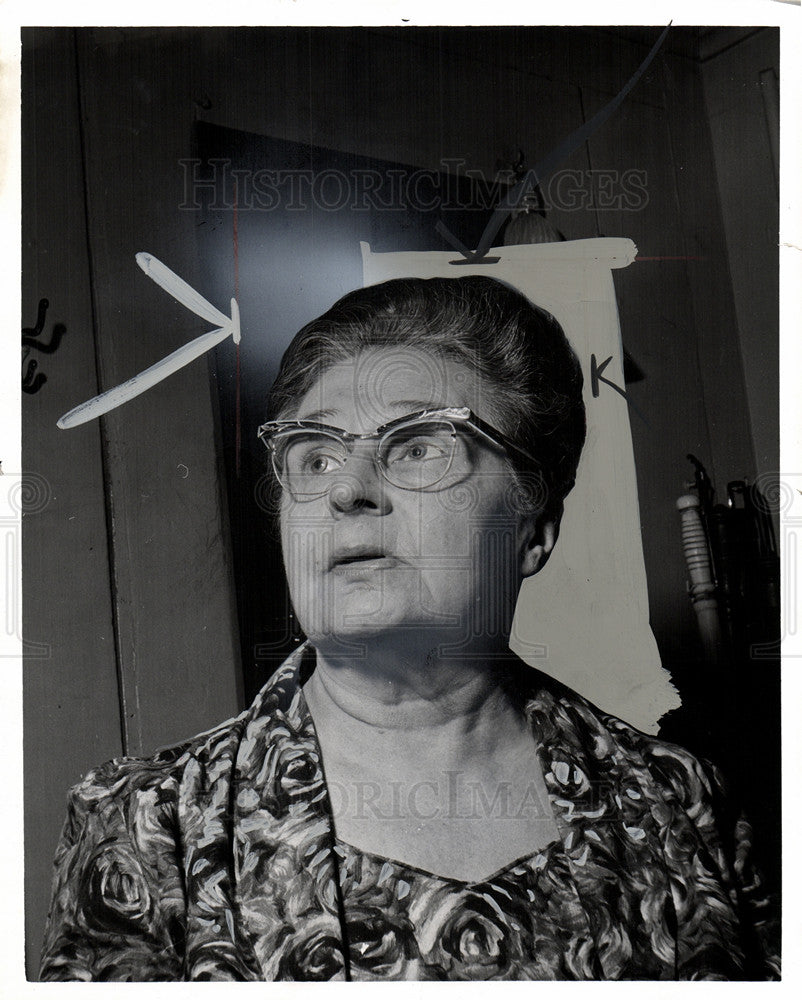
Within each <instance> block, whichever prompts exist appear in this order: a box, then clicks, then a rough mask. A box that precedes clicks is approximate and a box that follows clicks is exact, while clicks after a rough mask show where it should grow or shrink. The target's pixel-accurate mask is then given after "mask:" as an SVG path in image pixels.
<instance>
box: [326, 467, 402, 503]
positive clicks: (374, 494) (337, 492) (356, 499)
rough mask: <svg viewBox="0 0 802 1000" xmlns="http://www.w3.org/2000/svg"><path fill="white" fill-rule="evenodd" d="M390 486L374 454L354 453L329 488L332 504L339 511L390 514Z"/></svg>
mask: <svg viewBox="0 0 802 1000" xmlns="http://www.w3.org/2000/svg"><path fill="white" fill-rule="evenodd" d="M386 487H387V483H386V481H385V479H384V477H383V476H382V474H381V473H380V472H379V470H378V468H377V466H376V461H375V459H374V457H373V455H372V454H370V453H369V452H366V453H365V454H351V455H350V456H349V458H348V461H347V462H346V463H345V465H344V466H343V468H342V470H341V471H340V472H339V473H338V474H337V475H336V477H335V478H334V481H333V482H332V484H331V486H330V488H329V496H328V499H329V506H330V507H331V509H332V510H333V511H334V512H335V513H336V514H355V513H362V512H364V513H366V514H386V513H389V511H390V510H391V507H392V505H391V503H390V500H389V498H388V496H387V489H386Z"/></svg>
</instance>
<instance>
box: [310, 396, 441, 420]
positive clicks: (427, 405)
mask: <svg viewBox="0 0 802 1000" xmlns="http://www.w3.org/2000/svg"><path fill="white" fill-rule="evenodd" d="M446 405H447V404H446V403H440V402H438V401H432V400H428V401H427V400H424V399H396V400H393V402H392V403H389V404H388V409H391V410H400V411H401V415H402V416H403V415H404V414H406V413H417V412H418V411H419V410H440V409H443V407H445V406H446ZM338 413H339V411H338V410H313V411H312V413H307V414H304V415H303V416H298V417H296V418H295V419H296V420H309V421H311V422H312V423H325V422H326V421H327V420H332V419H335V418H336V417H337V416H338Z"/></svg>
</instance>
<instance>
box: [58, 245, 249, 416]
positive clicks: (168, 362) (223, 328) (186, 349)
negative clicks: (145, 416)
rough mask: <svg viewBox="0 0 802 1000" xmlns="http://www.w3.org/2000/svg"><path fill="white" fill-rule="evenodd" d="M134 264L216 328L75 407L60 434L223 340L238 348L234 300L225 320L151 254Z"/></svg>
mask: <svg viewBox="0 0 802 1000" xmlns="http://www.w3.org/2000/svg"><path fill="white" fill-rule="evenodd" d="M136 262H137V264H139V266H140V267H141V268H142V270H143V271H144V272H145V274H146V275H147V276H148V277H149V278H152V279H153V281H155V282H156V284H157V285H159V286H160V287H161V288H163V289H164V290H165V291H166V292H169V293H170V295H172V296H173V298H174V299H176V300H177V301H178V302H180V303H181V305H183V306H186V307H187V309H189V310H191V311H192V312H194V313H195V315H196V316H200V317H201V319H205V320H207V321H208V322H209V323H215V324H216V325H217V327H218V328H217V329H216V330H209V332H208V333H204V334H201V336H200V337H196V338H195V340H191V341H190V342H189V343H188V344H184V346H183V347H179V348H178V350H177V351H173V353H172V354H168V355H167V357H166V358H162V360H161V361H157V362H156V364H155V365H151V367H150V368H146V369H145V371H143V372H140V373H139V374H138V375H134V376H133V378H129V379H128V381H127V382H123V383H122V385H118V386H115V387H114V388H113V389H107V390H106V392H101V394H100V395H99V396H95V397H94V398H93V399H89V400H87V401H86V402H85V403H81V404H80V405H79V406H76V407H75V408H74V409H72V410H70V411H69V413H65V414H64V416H63V417H61V419H60V420H58V421H57V424H56V426H58V427H60V428H61V430H66V429H67V428H68V427H77V426H78V425H79V424H85V423H86V422H87V421H88V420H92V419H93V417H99V416H102V415H103V414H104V413H108V412H109V410H113V409H115V408H116V407H118V406H122V404H123V403H127V402H128V400H129V399H134V397H136V396H139V395H141V394H142V393H143V392H145V391H146V390H148V389H150V388H151V387H152V386H154V385H156V384H157V383H158V382H161V381H163V380H164V379H166V378H167V377H168V376H169V375H172V374H173V373H174V372H177V371H178V370H179V369H180V368H183V367H184V365H188V364H189V363H190V361H194V360H195V358H199V357H200V356H201V354H205V353H206V351H209V350H211V349H212V348H213V347H215V346H216V345H217V344H220V343H222V342H223V341H224V340H225V339H226V337H232V338H233V340H234V343H235V344H239V342H240V339H241V333H240V322H239V307H238V306H237V300H236V299H232V300H231V317H230V318H229V317H228V316H226V314H225V313H222V312H220V310H219V309H217V308H215V306H213V305H212V304H211V302H208V301H207V300H206V299H205V298H204V297H203V296H202V295H201V294H200V293H199V292H196V291H195V289H194V288H192V286H191V285H188V284H187V283H186V281H184V279H183V278H179V277H178V275H177V274H175V272H173V271H171V270H170V268H169V267H167V266H166V265H165V264H162V262H161V261H160V260H157V259H156V258H155V257H153V256H152V255H151V254H149V253H138V254H137V255H136Z"/></svg>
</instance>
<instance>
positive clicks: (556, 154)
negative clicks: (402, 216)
mask: <svg viewBox="0 0 802 1000" xmlns="http://www.w3.org/2000/svg"><path fill="white" fill-rule="evenodd" d="M672 24H673V22H672V21H669V23H668V24H667V25H666V27H665V28H663V32H662V34H661V35H660V37H659V38H658V39H657V41H656V42H655V43H654V45H653V46H652V48H651V51H650V52H649V54H648V55H647V56H646V58H645V59H644V60H643V62H642V63H641V64H640V66H639V67H638V68H637V70H636V71H635V73H634V74H633V76H632V77H631V78H630V80H629V81H628V82H627V83H626V84H625V85H624V87H623V88H622V89H621V91H620V92H619V93H618V95H617V96H616V97H614V98H613V99H612V101H610V103H609V104H605V106H604V107H603V108H602V109H601V111H597V112H596V114H595V115H594V116H593V117H592V118H591V119H590V121H589V122H585V124H584V125H581V126H580V127H579V128H578V129H576V130H575V131H574V132H572V133H571V134H570V135H569V136H568V137H567V138H566V139H564V140H563V141H562V142H561V143H560V145H559V146H557V148H556V149H554V150H552V152H551V153H549V154H548V156H546V157H544V159H542V160H541V161H540V163H538V164H537V166H535V167H533V168H532V169H531V170H528V171H527V172H526V174H524V176H523V178H522V180H521V181H520V182H519V183H518V184H516V185H515V187H514V188H513V189H512V191H510V192H509V193H508V194H507V196H506V197H505V198H503V199H502V201H501V202H500V203H499V204H498V205H497V206H496V207H495V208H494V209H493V215H492V216H491V217H490V221H489V222H488V224H487V226H486V227H485V231H484V232H483V233H482V238H481V240H479V246H478V247H477V248H476V250H475V251H473V252H471V251H470V250H468V248H467V247H466V246H465V245H464V244H463V243H462V242H461V241H460V240H458V239H457V237H456V236H454V234H453V233H452V232H451V230H450V229H448V227H447V226H446V225H445V224H444V223H443V222H442V221H438V222H437V225H436V226H435V229H436V230H437V232H438V233H439V234H440V235H441V236H442V237H443V239H445V240H446V241H447V242H448V243H450V244H451V246H452V247H454V249H455V250H458V251H459V252H460V253H461V254H462V256H463V257H464V258H465V261H452V263H454V264H462V263H467V262H469V263H471V264H478V263H480V262H481V261H482V259H483V258H484V257H487V252H488V250H489V249H490V247H491V246H492V244H493V240H494V239H495V238H496V234H497V233H498V231H499V229H501V227H502V225H503V224H504V222H505V221H506V219H507V216H508V215H509V214H510V212H512V211H513V209H515V208H517V207H518V206H519V205H520V203H521V202H522V201H523V199H524V197H525V196H526V194H527V192H528V191H529V190H530V188H534V187H535V185H536V184H538V183H539V182H540V181H542V180H545V179H546V178H547V177H548V176H549V175H550V174H551V173H552V172H553V171H554V170H556V168H557V167H558V166H559V165H560V163H562V161H563V160H565V159H566V158H567V157H569V156H570V155H571V153H573V152H574V151H575V150H577V149H579V147H580V146H581V145H582V143H583V142H586V141H587V140H588V139H589V138H590V137H591V136H592V135H593V133H594V132H595V131H596V130H597V129H598V128H600V127H601V126H602V125H604V123H605V122H606V121H607V119H608V118H609V117H610V116H611V115H612V113H613V112H614V111H615V110H616V108H617V107H618V106H619V104H621V102H622V101H623V100H624V98H625V97H626V96H627V94H628V93H629V92H630V90H632V88H633V87H634V86H635V84H636V83H637V82H638V80H640V78H641V77H642V76H643V74H644V73H645V72H646V70H647V69H648V68H649V64H650V63H651V61H652V59H654V57H655V56H656V55H657V51H658V49H659V48H660V46H661V45H662V44H663V40H664V39H665V37H666V35H667V34H668V29H669V28H670V27H671V25H672ZM493 260H498V258H493ZM491 262H492V261H491V259H488V260H487V261H486V262H485V263H488V264H489V263H491Z"/></svg>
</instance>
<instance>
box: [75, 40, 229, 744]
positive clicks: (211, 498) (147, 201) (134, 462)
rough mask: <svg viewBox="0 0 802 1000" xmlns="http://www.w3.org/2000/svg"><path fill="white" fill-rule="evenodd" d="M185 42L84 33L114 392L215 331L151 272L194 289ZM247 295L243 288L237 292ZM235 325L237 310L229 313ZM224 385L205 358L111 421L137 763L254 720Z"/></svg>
mask: <svg viewBox="0 0 802 1000" xmlns="http://www.w3.org/2000/svg"><path fill="white" fill-rule="evenodd" d="M181 37H183V36H182V33H180V32H179V33H178V35H176V33H175V32H174V31H172V30H170V29H167V30H159V31H153V30H150V29H145V30H137V29H97V30H95V29H86V30H84V29H80V30H79V31H78V58H79V83H80V98H81V108H82V114H83V116H84V122H85V129H84V131H85V135H86V150H85V156H86V174H87V208H88V220H89V222H88V225H89V239H90V243H91V246H92V263H93V278H94V283H95V300H96V313H97V335H98V358H99V364H100V379H101V384H102V388H104V389H106V388H110V387H112V386H114V385H117V384H119V383H121V382H123V381H125V380H126V379H128V378H130V377H131V376H132V375H135V374H136V373H138V372H140V371H142V370H144V369H145V368H147V367H149V366H150V365H151V364H153V363H154V362H156V361H158V360H159V359H160V358H163V357H165V356H166V355H167V354H169V353H170V352H171V351H173V350H175V349H176V348H177V347H179V346H180V345H182V344H184V343H187V342H188V341H190V340H192V339H193V338H194V337H196V336H198V335H199V334H201V333H203V332H204V331H206V330H208V329H210V324H208V323H207V322H206V321H205V320H203V319H200V318H199V317H197V316H195V315H193V314H192V313H190V312H189V311H188V310H187V309H185V308H184V307H183V306H180V305H178V304H177V303H176V302H175V301H173V300H172V299H171V297H170V296H169V295H167V294H166V293H165V292H164V291H163V290H162V289H160V288H159V287H157V286H156V285H155V284H154V283H153V282H152V281H150V280H149V279H148V278H147V277H146V276H145V275H144V274H143V273H142V272H141V271H140V270H139V268H138V267H137V266H136V263H135V260H134V255H135V254H136V253H137V252H138V251H140V250H147V251H149V252H151V253H153V254H154V255H155V256H156V257H158V258H159V259H161V260H163V261H164V263H166V264H167V265H168V266H169V267H170V268H172V269H173V270H174V271H176V272H177V273H178V274H180V275H181V276H182V277H183V278H185V279H186V280H187V281H189V283H190V284H194V283H195V267H196V260H195V244H194V228H193V226H194V223H195V221H196V220H195V217H194V216H193V215H192V214H190V213H187V212H183V211H181V209H180V207H179V206H180V205H181V203H182V200H183V192H182V180H183V172H182V167H181V165H180V160H181V159H182V157H185V156H187V155H188V150H189V148H190V136H191V126H192V120H193V108H194V104H193V101H192V83H191V81H192V75H193V74H192V67H191V65H190V61H189V59H188V52H187V49H186V47H185V46H182V45H181V44H175V42H176V39H177V38H178V39H180V38H181ZM232 294H233V288H232ZM217 305H219V306H220V307H221V308H222V309H224V310H225V311H226V313H228V311H229V308H228V304H227V303H217ZM212 391H213V390H212V387H211V385H210V376H209V366H208V360H207V359H206V358H201V359H199V360H198V361H196V362H194V363H193V364H191V365H189V366H188V367H186V368H184V369H182V370H181V371H179V372H177V373H176V374H175V375H173V376H171V377H170V378H169V379H167V380H166V381H164V382H162V383H161V384H159V385H157V386H155V387H154V388H152V389H151V390H149V391H148V392H147V393H146V394H144V395H143V396H140V397H138V398H137V399H135V400H133V401H131V402H129V403H127V404H126V405H125V406H123V407H121V408H120V409H117V410H114V411H112V412H111V413H109V414H108V415H107V416H106V417H104V418H102V420H103V428H104V433H105V436H106V445H107V454H108V478H109V484H108V494H109V506H110V517H111V531H112V542H113V549H114V560H113V566H114V581H113V584H114V598H115V606H116V613H117V616H118V621H119V634H120V640H119V662H120V674H121V680H122V689H123V695H124V704H125V722H126V727H127V731H128V742H129V749H130V752H131V753H135V754H138V753H143V752H150V751H152V750H153V749H154V748H155V747H156V746H158V745H163V744H165V743H168V742H173V741H175V740H178V739H180V738H186V737H189V736H191V735H192V734H193V733H195V732H197V731H199V730H203V729H205V728H208V727H209V726H211V725H214V724H215V723H218V722H220V721H222V720H223V719H225V718H226V717H229V716H231V715H234V714H236V712H237V711H238V710H239V709H240V707H241V706H240V698H239V693H240V691H241V683H240V681H241V678H240V664H239V656H238V640H237V628H236V616H235V614H234V607H233V591H232V574H231V565H230V557H229V552H228V548H227V543H226V527H225V525H224V521H223V513H222V511H223V506H222V493H221V484H220V481H219V476H218V457H217V454H216V443H215V426H214V419H213V407H212V399H211V393H212Z"/></svg>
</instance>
